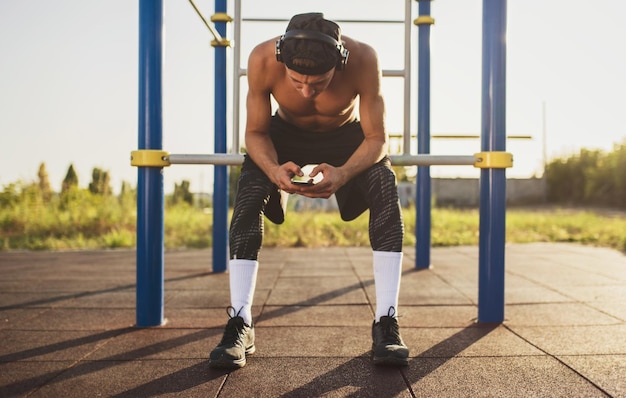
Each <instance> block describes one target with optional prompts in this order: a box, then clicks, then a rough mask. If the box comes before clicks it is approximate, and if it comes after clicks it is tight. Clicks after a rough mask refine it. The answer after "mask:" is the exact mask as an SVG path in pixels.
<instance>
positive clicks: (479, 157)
mask: <svg viewBox="0 0 626 398" xmlns="http://www.w3.org/2000/svg"><path fill="white" fill-rule="evenodd" d="M474 167H477V168H479V169H506V168H508V167H513V154H511V153H509V152H499V151H493V152H478V153H476V154H474Z"/></svg>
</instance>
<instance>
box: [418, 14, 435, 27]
mask: <svg viewBox="0 0 626 398" xmlns="http://www.w3.org/2000/svg"><path fill="white" fill-rule="evenodd" d="M434 23H435V18H433V17H431V16H430V15H420V16H419V17H417V18H415V21H413V24H414V25H433V24H434Z"/></svg>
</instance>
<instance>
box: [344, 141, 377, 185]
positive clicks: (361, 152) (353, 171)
mask: <svg viewBox="0 0 626 398" xmlns="http://www.w3.org/2000/svg"><path fill="white" fill-rule="evenodd" d="M386 153H387V143H386V142H385V141H383V140H375V139H371V138H370V139H367V138H366V139H365V140H363V142H362V143H361V145H360V146H359V147H358V148H357V150H356V151H354V153H353V154H352V156H350V158H349V159H348V160H347V161H346V163H344V164H343V165H342V166H341V167H340V169H341V170H342V171H343V173H344V175H345V178H346V181H345V182H347V180H350V179H352V178H354V177H355V176H357V175H358V174H360V173H362V172H363V171H365V170H367V169H368V168H370V167H371V166H373V165H375V164H376V163H378V162H379V161H380V160H381V159H382V158H383V157H384V156H385V155H386Z"/></svg>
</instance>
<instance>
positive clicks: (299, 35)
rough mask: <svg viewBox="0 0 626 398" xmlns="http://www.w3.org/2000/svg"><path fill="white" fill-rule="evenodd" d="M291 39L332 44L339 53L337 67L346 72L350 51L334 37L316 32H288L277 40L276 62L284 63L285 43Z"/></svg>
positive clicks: (299, 30) (300, 30)
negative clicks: (283, 50) (283, 51)
mask: <svg viewBox="0 0 626 398" xmlns="http://www.w3.org/2000/svg"><path fill="white" fill-rule="evenodd" d="M289 39H304V40H316V41H321V42H323V43H327V44H330V45H331V46H333V47H335V48H336V49H337V52H338V53H339V59H338V60H337V65H336V68H337V70H344V69H345V68H346V64H347V63H348V56H349V55H350V51H348V49H347V48H345V47H344V46H343V44H341V43H340V42H339V41H337V40H336V39H335V38H334V37H332V36H329V35H327V34H325V33H322V32H318V31H316V30H302V29H294V30H290V31H288V32H286V33H285V34H284V35H282V36H281V37H280V39H278V40H276V60H277V61H278V62H284V61H283V56H282V49H283V43H284V42H285V40H289Z"/></svg>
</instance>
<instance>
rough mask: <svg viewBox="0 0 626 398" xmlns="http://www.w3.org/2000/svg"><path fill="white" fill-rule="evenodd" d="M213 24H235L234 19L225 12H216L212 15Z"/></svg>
mask: <svg viewBox="0 0 626 398" xmlns="http://www.w3.org/2000/svg"><path fill="white" fill-rule="evenodd" d="M211 22H233V18H232V17H231V16H230V15H228V14H226V13H225V12H216V13H215V14H213V15H211Z"/></svg>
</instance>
